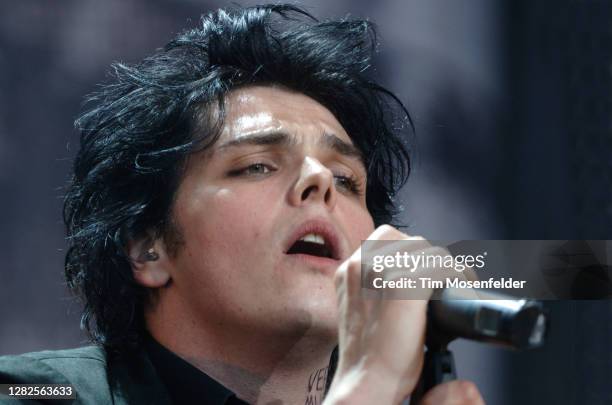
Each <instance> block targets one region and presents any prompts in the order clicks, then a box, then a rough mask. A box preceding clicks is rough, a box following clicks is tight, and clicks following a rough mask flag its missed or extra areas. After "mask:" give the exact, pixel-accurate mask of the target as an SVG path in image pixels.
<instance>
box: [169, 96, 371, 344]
mask: <svg viewBox="0 0 612 405" xmlns="http://www.w3.org/2000/svg"><path fill="white" fill-rule="evenodd" d="M226 107H227V117H226V120H225V125H224V128H223V132H222V134H221V136H220V138H219V140H218V141H217V142H216V143H215V145H214V146H213V147H212V148H210V149H208V150H206V151H205V152H201V153H199V154H195V155H193V156H192V157H191V158H190V160H189V161H188V165H187V170H186V174H185V176H184V179H183V181H182V183H181V185H180V187H179V190H178V193H177V198H176V202H175V205H174V211H173V214H174V220H175V221H176V223H177V225H178V227H179V229H180V230H181V232H182V238H183V240H184V245H183V246H182V248H181V249H180V250H179V252H178V254H177V255H176V256H175V257H174V258H173V259H171V260H172V267H173V270H172V275H171V276H172V287H171V288H173V289H174V293H175V296H176V297H180V300H182V305H183V307H184V309H185V313H184V314H182V315H181V316H183V317H188V318H189V321H191V322H193V323H194V324H198V325H204V327H211V328H216V330H218V329H219V328H220V327H222V328H225V329H224V330H225V331H228V332H231V331H234V330H235V331H241V333H245V331H249V330H253V331H255V330H257V331H263V330H265V331H269V332H270V333H274V334H278V333H281V334H282V333H285V334H287V335H290V334H296V333H304V332H306V331H307V330H309V331H311V332H313V331H314V332H317V331H318V333H325V334H326V335H327V336H332V335H333V336H335V333H336V328H337V321H336V319H337V314H336V298H335V291H334V285H333V280H332V278H333V275H334V272H335V270H336V268H337V267H338V266H339V265H340V264H341V263H342V261H344V259H346V258H347V257H348V256H350V254H351V253H352V252H353V251H354V250H355V249H357V248H358V247H359V244H360V241H361V240H363V239H365V238H366V237H367V236H368V235H369V234H370V233H371V232H372V231H373V230H374V225H373V222H372V218H371V216H370V214H369V213H368V211H367V208H366V202H365V184H366V174H365V170H364V167H363V164H362V162H361V160H360V158H359V157H358V156H357V153H356V152H357V150H356V149H355V148H354V146H353V145H352V142H351V139H350V138H349V136H348V134H347V133H346V132H345V130H344V129H343V127H342V126H341V125H340V123H339V122H338V121H337V120H336V118H335V117H334V116H333V115H332V114H331V113H330V112H329V111H328V110H327V109H326V108H325V107H323V106H322V105H321V104H319V103H318V102H316V101H314V100H313V99H311V98H309V97H307V96H305V95H302V94H299V93H294V92H291V91H288V90H284V89H280V88H275V87H263V86H262V87H247V88H242V89H238V90H235V91H233V92H231V93H230V94H229V95H228V97H227V100H226ZM304 238H305V239H306V240H305V241H299V239H304Z"/></svg>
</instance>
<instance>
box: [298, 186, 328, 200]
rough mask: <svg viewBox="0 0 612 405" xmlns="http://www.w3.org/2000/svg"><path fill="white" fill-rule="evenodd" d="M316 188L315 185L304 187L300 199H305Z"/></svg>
mask: <svg viewBox="0 0 612 405" xmlns="http://www.w3.org/2000/svg"><path fill="white" fill-rule="evenodd" d="M317 190H318V187H317V186H309V187H306V190H304V191H303V192H302V201H304V200H306V199H307V198H308V196H309V195H310V193H311V192H313V191H314V192H316V191H317ZM325 197H326V198H327V194H326V195H325Z"/></svg>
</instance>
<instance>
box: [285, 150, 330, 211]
mask: <svg viewBox="0 0 612 405" xmlns="http://www.w3.org/2000/svg"><path fill="white" fill-rule="evenodd" d="M336 193H337V190H336V187H335V185H334V175H333V173H332V172H331V171H330V170H329V169H328V168H327V167H325V166H324V165H323V164H321V162H319V161H318V160H317V159H314V158H312V157H309V156H306V157H305V158H304V160H303V162H302V166H301V168H300V177H299V178H298V180H297V181H296V182H295V184H294V186H293V189H292V190H291V194H290V197H289V199H290V202H291V204H292V205H294V206H302V205H304V204H310V203H314V202H322V203H323V204H325V206H326V207H327V209H328V210H332V209H333V208H334V207H335V206H336V199H337V194H336Z"/></svg>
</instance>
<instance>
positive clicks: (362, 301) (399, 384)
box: [324, 225, 482, 405]
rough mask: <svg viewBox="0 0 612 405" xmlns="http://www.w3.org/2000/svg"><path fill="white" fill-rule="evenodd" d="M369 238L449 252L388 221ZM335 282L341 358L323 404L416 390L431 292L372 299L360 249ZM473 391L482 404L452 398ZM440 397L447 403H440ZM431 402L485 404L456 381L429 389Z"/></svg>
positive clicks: (422, 272)
mask: <svg viewBox="0 0 612 405" xmlns="http://www.w3.org/2000/svg"><path fill="white" fill-rule="evenodd" d="M368 240H380V241H384V240H410V241H411V242H412V243H410V244H406V246H408V247H409V248H410V249H411V250H413V251H414V252H417V251H418V252H423V251H424V252H426V254H433V255H448V254H449V252H448V251H446V250H445V249H443V248H440V247H437V246H432V245H431V244H430V243H429V242H427V241H426V240H425V239H423V238H420V237H409V236H408V235H405V234H403V233H401V232H400V231H398V230H397V229H395V228H393V227H391V226H388V225H383V226H381V227H379V228H377V229H376V230H375V231H374V232H373V233H372V234H371V235H370V237H369V238H368ZM393 248H394V249H395V248H397V246H394V247H393ZM375 249H377V252H376V253H380V254H390V252H385V250H389V244H380V247H375ZM378 250H380V252H378ZM404 275H405V274H404ZM439 275H440V271H439V270H437V269H419V270H418V276H419V277H423V276H428V277H432V278H439ZM459 276H460V277H461V275H459ZM335 284H336V293H337V297H338V306H339V329H338V332H339V335H338V341H339V360H338V367H337V370H336V374H335V376H334V380H333V382H332V385H331V387H330V390H329V393H328V395H327V397H326V398H325V401H324V404H326V405H331V404H338V403H340V404H343V403H346V404H351V405H353V404H355V405H359V404H372V403H377V404H399V403H400V402H401V401H403V400H404V399H405V398H407V397H408V396H409V395H410V393H411V392H412V391H413V390H414V388H415V386H416V383H417V381H418V379H419V376H420V373H421V369H422V366H423V350H424V339H425V324H426V318H427V317H426V311H427V299H428V298H429V296H430V295H431V292H432V291H421V293H423V294H424V295H422V296H423V297H424V298H425V299H422V300H392V299H385V294H386V291H378V292H377V294H378V297H376V298H374V299H372V298H366V297H364V294H362V291H361V250H360V249H358V250H357V251H356V252H355V253H354V254H353V255H352V256H351V257H350V258H349V259H347V260H346V261H345V262H344V263H343V264H342V265H341V266H340V267H339V268H338V271H337V272H336V276H335ZM472 388H473V389H472ZM471 391H475V392H476V395H475V396H474V397H475V398H477V399H480V402H448V401H456V400H457V399H458V398H468V397H469V398H472V395H471ZM458 393H462V394H461V395H459V394H458ZM467 394H470V395H467ZM441 399H444V400H445V401H447V402H439V401H441ZM431 400H434V401H436V402H435V403H443V404H447V403H448V404H451V403H457V404H464V403H473V404H480V403H482V399H481V398H480V394H478V390H477V389H476V388H475V387H474V386H473V385H469V384H468V383H463V382H458V381H453V382H450V383H446V384H442V385H440V386H438V387H435V388H434V389H432V390H430V391H429V392H428V393H427V394H426V395H425V397H424V398H423V402H422V403H424V404H428V403H433V402H425V401H431Z"/></svg>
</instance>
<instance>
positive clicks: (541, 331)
mask: <svg viewBox="0 0 612 405" xmlns="http://www.w3.org/2000/svg"><path fill="white" fill-rule="evenodd" d="M474 297H477V298H478V299H474ZM547 329H548V319H547V314H546V311H545V309H544V307H543V306H542V304H541V303H540V302H538V301H535V300H529V299H516V298H515V297H510V296H507V295H503V294H499V293H493V292H490V291H484V290H474V289H472V290H469V289H458V288H447V289H443V290H438V291H436V292H435V293H434V296H433V299H432V300H431V301H430V302H429V304H428V307H427V332H426V338H425V344H426V346H427V352H426V353H425V359H424V363H423V370H422V372H421V377H420V379H419V381H418V383H417V386H416V388H415V391H414V393H413V394H412V396H411V398H410V404H411V405H412V404H418V403H419V402H420V401H421V399H422V398H423V396H424V395H425V393H426V392H427V391H429V390H430V389H431V388H433V387H434V386H435V385H438V384H441V383H443V382H447V381H451V380H454V379H456V378H457V373H456V370H455V360H454V358H453V354H452V353H451V352H450V351H449V350H448V349H447V346H448V344H449V343H450V342H451V341H453V340H455V339H456V338H464V339H471V340H477V341H481V342H487V343H493V344H498V345H502V346H506V347H510V348H513V349H519V350H522V349H532V348H536V347H540V346H542V345H543V344H544V339H545V337H546V331H547Z"/></svg>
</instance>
